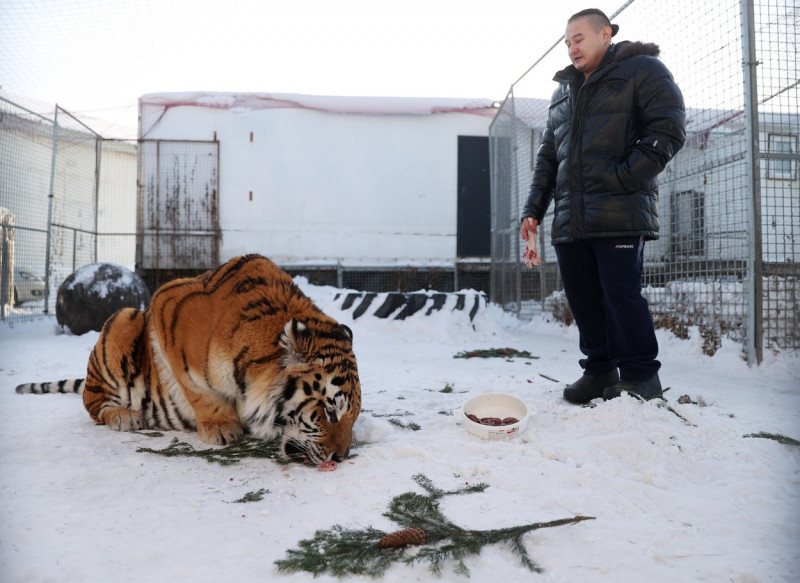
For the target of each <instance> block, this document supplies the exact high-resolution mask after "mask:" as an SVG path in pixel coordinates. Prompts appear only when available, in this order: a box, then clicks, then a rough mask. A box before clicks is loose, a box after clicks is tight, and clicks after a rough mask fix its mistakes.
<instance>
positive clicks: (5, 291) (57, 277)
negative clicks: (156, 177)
mask: <svg viewBox="0 0 800 583" xmlns="http://www.w3.org/2000/svg"><path fill="white" fill-rule="evenodd" d="M0 168H1V169H2V170H1V171H0V319H3V320H10V321H13V320H19V319H23V318H28V317H32V316H37V315H41V314H48V313H52V312H53V307H54V303H55V299H56V292H57V290H58V287H59V286H60V285H61V283H62V282H63V281H64V279H66V277H67V276H69V274H71V273H72V272H73V271H74V270H75V269H77V268H78V267H81V266H83V265H86V264H88V263H93V262H95V261H112V262H114V263H118V264H122V265H125V266H127V267H129V268H131V269H132V268H133V264H134V246H135V224H136V223H135V221H136V208H135V204H136V196H135V188H136V147H135V144H131V143H127V142H118V141H114V140H106V139H103V138H102V137H101V136H99V135H98V134H96V133H95V132H94V131H92V130H91V129H90V128H88V127H87V126H86V125H84V124H83V123H82V122H81V121H80V120H78V119H77V118H75V117H74V116H73V115H71V114H70V113H69V112H67V111H65V110H64V109H62V108H59V107H56V108H55V110H54V112H53V116H52V118H51V117H48V116H46V115H42V114H40V113H36V112H33V111H31V110H30V109H27V108H25V107H24V106H21V105H19V104H17V103H13V102H11V101H8V100H7V99H5V98H0Z"/></svg>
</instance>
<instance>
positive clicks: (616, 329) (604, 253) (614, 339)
mask: <svg viewBox="0 0 800 583" xmlns="http://www.w3.org/2000/svg"><path fill="white" fill-rule="evenodd" d="M555 250H556V256H557V257H558V267H559V269H560V270H561V278H562V281H563V282H564V292H565V293H566V296H567V301H568V302H569V307H570V309H571V310H572V315H573V316H575V323H576V324H577V325H578V332H579V333H580V350H581V352H582V353H583V354H584V355H585V356H586V358H584V359H581V360H580V365H581V367H582V368H583V369H584V372H585V373H586V374H598V373H603V372H608V371H609V370H611V369H613V368H619V375H620V378H621V379H623V380H628V381H645V380H648V379H650V378H651V377H652V376H653V375H655V374H656V373H657V372H658V369H659V368H660V367H661V363H660V362H659V361H658V360H656V356H658V341H657V340H656V334H655V330H654V328H653V318H652V316H651V315H650V308H649V307H648V305H647V300H646V299H645V298H644V296H642V266H643V254H644V237H611V238H607V239H586V240H581V241H575V242H570V243H559V244H557V245H555Z"/></svg>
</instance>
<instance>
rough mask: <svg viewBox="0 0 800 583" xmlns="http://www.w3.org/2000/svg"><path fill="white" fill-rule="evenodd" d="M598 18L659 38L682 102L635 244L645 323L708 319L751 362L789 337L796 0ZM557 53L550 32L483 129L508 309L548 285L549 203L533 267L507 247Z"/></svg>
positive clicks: (529, 302)
mask: <svg viewBox="0 0 800 583" xmlns="http://www.w3.org/2000/svg"><path fill="white" fill-rule="evenodd" d="M611 18H612V20H613V21H614V22H615V23H617V24H619V25H620V33H619V34H618V35H617V37H615V39H620V40H641V41H644V42H654V43H656V44H657V45H659V47H660V49H661V59H662V60H663V61H664V63H665V64H666V65H667V66H668V67H669V69H670V70H671V71H672V73H673V75H674V77H675V79H676V81H677V83H678V85H679V86H680V87H681V90H682V91H683V94H684V99H685V102H686V108H687V142H686V145H685V147H684V148H683V150H681V151H680V152H679V154H678V155H677V156H676V157H675V159H674V160H673V161H672V162H671V163H670V164H669V165H668V166H667V168H666V170H665V171H664V173H662V175H661V176H660V177H659V180H660V202H659V213H660V218H661V238H660V239H659V240H658V241H653V242H650V243H648V244H647V246H646V247H645V263H646V265H645V286H646V287H647V290H646V292H645V295H646V296H647V297H648V298H649V300H650V302H651V308H652V312H653V314H654V318H655V320H656V322H657V324H659V325H663V326H669V327H671V328H673V329H674V330H676V331H677V332H678V333H680V332H681V330H683V329H685V328H686V327H687V326H692V325H701V326H705V327H713V328H714V331H715V334H717V335H718V336H727V337H730V338H732V339H735V340H737V341H741V342H742V344H743V351H744V354H745V356H746V357H747V360H748V362H751V363H754V362H760V360H761V358H762V355H763V351H764V350H765V349H776V350H786V349H788V350H793V349H798V348H800V266H799V265H800V264H799V263H798V260H800V231H799V229H800V154H799V153H798V137H799V136H800V113H798V112H800V89H798V82H797V79H798V78H800V67H799V66H798V58H797V52H798V42H797V41H798V37H797V30H798V26H800V11H798V10H797V7H796V4H795V2H794V1H793V0H756V1H753V0H742V1H741V2H740V3H717V4H715V5H708V4H705V3H697V2H692V1H691V0H676V1H675V2H669V3H663V2H657V1H656V0H631V1H629V2H626V3H625V4H624V5H623V6H622V7H621V8H620V9H619V10H618V11H617V12H616V13H615V14H614V15H612V16H611ZM565 21H566V16H565ZM562 39H563V37H562ZM712 39H713V40H712ZM554 40H555V39H554ZM566 64H568V58H567V55H566V52H565V51H564V49H563V43H562V42H561V41H558V42H556V43H555V44H554V45H553V47H552V48H551V49H550V51H548V52H547V53H545V55H543V56H542V57H540V58H539V59H537V60H536V61H535V64H534V66H532V67H531V68H530V69H529V70H528V71H527V72H526V73H525V74H524V75H523V76H522V77H521V78H520V79H519V80H517V81H516V82H515V83H514V84H513V85H512V86H511V88H510V90H509V93H508V96H507V98H506V100H505V101H504V102H503V104H502V106H501V108H500V109H499V111H498V113H497V116H496V117H495V119H494V121H493V123H492V127H491V129H490V156H491V162H492V167H491V170H492V266H491V300H492V301H493V302H495V303H498V304H500V305H502V306H503V307H504V308H505V309H507V310H509V311H512V312H515V313H516V314H517V315H518V316H519V317H521V318H529V317H531V316H533V315H535V314H537V313H541V312H543V311H545V312H546V311H548V306H549V304H548V305H546V300H547V299H548V297H550V296H552V294H553V293H555V292H557V291H558V290H560V289H561V285H560V278H559V274H558V267H557V265H556V261H555V253H554V251H553V249H552V247H550V245H549V241H550V220H551V219H552V215H551V214H549V215H548V217H547V218H546V219H545V224H544V225H543V228H542V229H541V230H540V231H541V232H540V237H541V241H540V250H541V252H542V253H541V255H542V256H543V265H542V266H541V267H540V268H538V269H534V270H529V269H527V268H525V267H524V265H523V264H522V262H521V260H520V257H521V245H520V244H521V241H520V239H519V221H520V218H521V210H522V207H523V205H524V203H525V199H526V198H527V193H528V187H529V186H530V181H531V176H532V171H533V160H534V157H535V154H536V150H537V149H538V145H539V140H540V137H541V133H542V130H543V128H544V123H545V120H546V116H547V108H548V101H549V95H550V94H551V93H552V91H553V90H554V89H555V83H554V82H553V81H552V76H553V74H554V73H555V72H556V71H557V70H560V69H562V68H563V67H564V66H565V65H566ZM729 288H732V289H735V292H731V293H721V290H728V289H729ZM656 290H657V291H656ZM711 290H717V291H718V292H720V293H711Z"/></svg>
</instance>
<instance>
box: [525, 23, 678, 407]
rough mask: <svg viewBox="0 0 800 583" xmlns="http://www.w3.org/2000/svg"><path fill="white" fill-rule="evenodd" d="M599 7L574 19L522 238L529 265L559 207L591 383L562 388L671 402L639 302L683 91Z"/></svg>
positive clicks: (574, 397) (570, 296) (568, 287)
mask: <svg viewBox="0 0 800 583" xmlns="http://www.w3.org/2000/svg"><path fill="white" fill-rule="evenodd" d="M618 30H619V27H618V26H617V25H616V24H611V23H610V22H609V20H608V18H607V17H606V15H605V14H603V13H602V12H601V11H600V10H597V9H589V10H583V11H581V12H578V13H577V14H575V15H573V16H572V17H571V18H570V19H569V22H568V24H567V30H566V36H565V42H566V45H567V48H568V50H569V57H570V60H571V61H572V65H571V66H569V67H567V68H566V69H564V70H562V71H560V72H558V73H557V74H556V76H555V78H554V80H555V81H557V82H558V83H559V87H558V89H556V91H555V93H554V94H553V98H552V99H551V101H550V110H549V113H548V118H547V124H546V127H545V130H544V134H543V137H542V145H541V147H540V148H539V151H538V153H537V155H536V163H535V167H534V174H533V181H532V184H531V187H530V194H529V196H528V200H527V203H526V204H525V208H524V210H523V217H524V218H523V219H522V226H521V229H520V234H521V236H522V238H523V239H525V240H526V241H529V245H528V246H527V248H526V250H525V252H524V254H523V256H524V259H525V261H526V264H531V263H538V260H539V258H538V256H537V254H536V250H535V245H533V241H535V237H536V234H537V230H538V227H539V224H540V223H541V221H542V219H543V218H544V215H545V212H546V211H547V208H548V206H550V203H551V202H553V205H554V210H553V212H554V216H553V228H552V241H553V245H554V246H555V250H556V257H557V259H558V266H559V270H560V271H561V277H562V281H563V283H564V292H565V294H566V296H567V301H568V302H569V305H570V308H571V310H572V314H573V316H574V317H575V322H576V323H577V325H578V331H579V333H580V350H581V352H582V353H583V354H584V355H585V357H586V358H584V359H581V360H580V365H581V367H582V368H583V376H582V377H581V378H580V379H578V380H577V381H576V382H574V383H572V384H571V385H569V386H568V387H567V388H566V389H565V390H564V398H565V399H566V400H567V401H570V402H572V403H577V404H583V403H588V402H589V401H591V400H592V399H596V398H599V397H603V399H606V400H607V399H611V398H614V397H616V396H619V395H620V394H621V393H622V392H623V391H627V392H630V393H635V394H636V395H638V396H639V397H641V398H643V399H652V398H654V397H660V396H661V395H662V390H661V381H660V380H659V377H658V370H659V368H660V366H661V363H660V362H659V361H658V360H656V357H657V355H658V342H657V340H656V336H655V330H654V328H653V320H652V316H651V315H650V310H649V307H648V305H647V300H645V298H644V297H643V296H642V294H641V290H642V265H643V252H644V242H645V240H652V239H656V238H658V235H659V223H658V204H657V203H658V184H657V181H656V177H657V176H658V174H659V173H660V172H661V171H662V170H663V169H664V167H665V166H666V164H667V162H669V160H670V159H671V158H672V157H673V156H674V155H675V154H676V153H677V151H678V150H679V149H680V148H681V147H682V146H683V143H684V140H685V135H686V134H685V113H684V106H683V96H682V95H681V92H680V90H679V89H678V87H677V85H676V84H675V81H674V80H673V78H672V75H671V74H670V72H669V71H668V70H667V68H666V67H665V66H664V65H663V64H662V63H661V61H659V60H658V59H657V58H656V57H657V56H658V53H659V49H658V47H657V46H656V45H654V44H644V43H631V42H621V43H617V44H612V43H611V37H613V36H614V35H616V34H617V32H618Z"/></svg>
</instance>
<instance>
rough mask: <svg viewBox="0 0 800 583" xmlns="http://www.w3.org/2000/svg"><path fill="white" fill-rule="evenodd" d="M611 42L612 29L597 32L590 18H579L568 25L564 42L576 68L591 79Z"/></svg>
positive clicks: (606, 28) (604, 28)
mask: <svg viewBox="0 0 800 583" xmlns="http://www.w3.org/2000/svg"><path fill="white" fill-rule="evenodd" d="M610 41H611V28H610V27H608V26H604V27H602V28H601V29H600V30H595V27H594V25H593V24H592V22H591V21H590V20H589V18H577V19H575V20H573V21H572V22H570V23H569V24H567V32H566V33H565V40H564V42H565V43H566V45H567V49H568V50H569V58H570V60H571V61H572V64H573V65H574V67H575V68H576V69H577V70H578V71H580V72H582V73H583V74H584V76H585V77H589V75H591V74H592V73H594V70H595V69H597V66H598V65H599V64H600V61H602V60H603V55H605V54H606V51H607V50H608V45H609V43H610Z"/></svg>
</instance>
